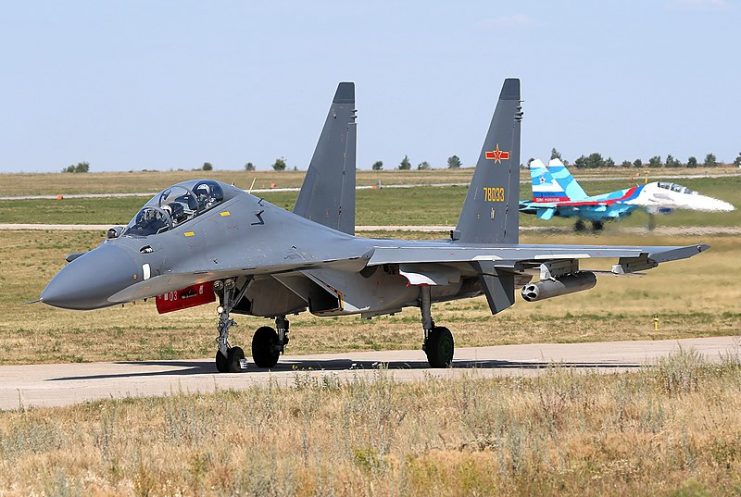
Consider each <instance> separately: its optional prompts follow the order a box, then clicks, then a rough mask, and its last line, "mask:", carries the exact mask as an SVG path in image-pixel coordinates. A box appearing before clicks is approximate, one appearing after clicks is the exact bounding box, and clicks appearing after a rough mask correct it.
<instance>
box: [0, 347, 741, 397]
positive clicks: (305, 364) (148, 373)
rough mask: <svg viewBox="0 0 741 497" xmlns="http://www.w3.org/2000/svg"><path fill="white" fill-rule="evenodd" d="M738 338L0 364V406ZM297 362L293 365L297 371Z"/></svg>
mask: <svg viewBox="0 0 741 497" xmlns="http://www.w3.org/2000/svg"><path fill="white" fill-rule="evenodd" d="M740 344H741V337H738V336H729V337H710V338H689V339H681V340H657V341H651V340H639V341H623V342H592V343H571V344H557V343H550V344H525V345H497V346H491V347H468V348H458V349H456V355H455V361H454V366H455V367H454V368H452V369H430V368H429V367H428V366H427V360H426V358H425V355H424V352H422V351H421V350H396V351H376V352H347V353H333V354H313V355H300V356H291V355H289V356H284V357H282V358H281V360H280V362H279V363H278V366H277V367H276V369H275V370H273V371H265V370H261V369H257V368H255V366H254V364H253V363H252V362H251V361H250V366H249V368H248V369H247V371H246V372H243V373H236V374H217V373H215V366H214V364H213V359H182V360H167V361H164V360H162V361H156V360H153V361H129V362H125V361H122V362H109V363H87V364H85V363H82V364H80V363H75V364H33V365H27V366H26V365H23V366H0V409H18V408H19V407H44V406H64V405H71V404H77V403H81V402H86V401H92V400H100V399H109V398H123V397H132V396H133V397H144V396H167V395H171V394H172V393H179V392H182V393H210V392H214V391H215V390H227V389H246V388H250V387H253V386H259V385H266V384H268V383H269V382H273V383H277V384H278V385H285V386H292V385H294V384H295V382H296V378H297V375H301V376H304V375H306V376H307V377H308V378H313V379H316V380H317V381H321V379H322V378H324V377H327V376H329V377H331V378H333V379H334V378H337V379H338V380H340V381H348V380H352V379H354V378H364V379H366V380H368V381H374V380H375V379H377V378H378V377H379V375H378V370H377V366H378V365H379V364H384V365H387V366H385V367H387V368H388V369H387V374H388V375H390V376H392V377H393V378H394V379H395V380H397V381H424V380H425V379H426V378H428V377H430V376H431V377H434V378H457V377H460V376H462V375H466V374H467V375H477V376H479V377H508V376H533V375H537V374H540V373H542V372H543V371H544V370H545V369H547V368H548V367H549V366H562V367H568V368H572V369H573V370H575V371H578V372H588V371H594V372H599V373H611V372H617V371H631V370H635V369H636V368H637V367H639V366H641V365H645V364H651V363H654V362H655V361H656V360H657V359H659V358H661V357H666V356H668V355H670V354H672V353H676V352H677V351H679V350H680V347H681V348H682V349H683V350H690V349H691V350H695V351H697V352H698V353H699V354H701V355H702V356H704V357H705V358H706V359H707V360H708V361H711V362H718V361H720V360H722V358H723V356H724V355H725V354H729V353H730V354H738V353H739V352H740ZM296 369H298V370H299V371H297V370H296Z"/></svg>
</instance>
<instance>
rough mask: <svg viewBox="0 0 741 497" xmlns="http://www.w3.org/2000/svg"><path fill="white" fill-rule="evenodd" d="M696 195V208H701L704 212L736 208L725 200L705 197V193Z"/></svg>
mask: <svg viewBox="0 0 741 497" xmlns="http://www.w3.org/2000/svg"><path fill="white" fill-rule="evenodd" d="M697 197H698V199H697V201H696V203H697V205H698V207H697V209H698V210H703V211H706V212H731V211H735V210H736V208H735V207H734V206H733V205H732V204H729V203H728V202H725V201H723V200H719V199H717V198H713V197H706V196H705V195H698V196H697Z"/></svg>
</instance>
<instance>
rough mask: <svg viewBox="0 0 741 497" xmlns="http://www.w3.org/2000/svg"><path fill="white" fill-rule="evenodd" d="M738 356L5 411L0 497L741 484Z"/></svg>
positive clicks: (731, 488)
mask: <svg viewBox="0 0 741 497" xmlns="http://www.w3.org/2000/svg"><path fill="white" fill-rule="evenodd" d="M740 470H741V363H740V362H739V358H738V357H737V356H728V357H726V358H725V359H724V360H723V361H722V362H721V363H719V364H708V363H705V362H704V360H703V359H702V358H701V357H700V356H699V355H697V354H694V353H693V352H691V351H683V352H681V353H679V354H678V355H675V356H673V357H671V358H669V359H666V360H663V361H661V362H660V363H658V364H657V365H656V366H655V367H653V368H645V369H642V370H640V371H639V372H634V373H621V374H611V375H598V374H594V373H588V374H581V373H576V372H573V371H571V370H568V369H560V368H554V369H551V370H549V371H547V372H545V373H544V374H543V375H542V376H538V377H534V378H510V379H483V378H480V377H477V375H476V373H475V371H474V372H473V373H472V374H471V375H469V376H467V377H464V378H462V379H458V380H441V379H436V378H432V377H430V378H428V379H427V381H425V382H420V383H409V384H405V383H399V382H397V381H395V380H394V379H393V375H392V374H391V373H389V372H388V371H383V370H379V371H378V373H377V374H376V377H375V378H374V380H373V381H368V380H363V379H361V378H357V379H355V380H353V381H350V382H340V381H338V380H337V379H336V378H335V377H332V376H325V377H323V378H317V377H314V376H310V375H309V374H308V373H297V375H296V377H295V386H294V387H293V388H280V387H277V386H275V385H271V386H269V387H265V388H252V389H250V390H246V391H243V392H233V391H224V392H219V393H216V394H211V395H196V396H193V395H182V394H179V395H173V396H171V397H168V398H159V399H136V400H134V399H127V400H120V401H103V402H94V403H89V404H85V405H81V406H77V407H71V408H61V409H34V410H28V411H15V412H5V413H1V414H0V489H4V493H3V495H28V494H32V493H37V494H42V493H43V494H46V495H149V496H155V495H209V496H210V495H214V496H216V495H261V496H262V495H276V496H282V495H298V496H309V495H339V496H342V495H409V496H428V495H450V496H466V495H470V496H474V495H493V494H497V495H539V496H548V495H577V494H578V495H595V496H596V495H620V496H622V495H665V496H702V495H713V496H718V495H738V493H739V491H741V472H740Z"/></svg>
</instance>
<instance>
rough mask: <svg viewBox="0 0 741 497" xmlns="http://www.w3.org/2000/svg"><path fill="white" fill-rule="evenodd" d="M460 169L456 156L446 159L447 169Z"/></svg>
mask: <svg viewBox="0 0 741 497" xmlns="http://www.w3.org/2000/svg"><path fill="white" fill-rule="evenodd" d="M459 167H461V158H460V157H458V156H457V155H451V156H450V157H448V169H458V168H459Z"/></svg>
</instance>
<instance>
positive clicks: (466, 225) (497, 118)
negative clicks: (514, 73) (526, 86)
mask: <svg viewBox="0 0 741 497" xmlns="http://www.w3.org/2000/svg"><path fill="white" fill-rule="evenodd" d="M521 120H522V111H521V107H520V80H519V79H507V80H505V81H504V85H503V86H502V91H501V93H500V94H499V101H498V102H497V107H496V109H495V110H494V117H493V118H492V120H491V124H490V125H489V131H488V132H487V134H486V139H485V140H484V146H483V147H482V148H481V154H480V155H479V159H478V162H477V163H476V170H475V172H474V174H473V179H472V180H471V184H470V186H469V187H468V194H467V195H466V201H465V202H464V204H463V210H462V211H461V216H460V219H459V220H458V227H457V228H456V230H455V232H454V233H453V238H454V239H457V240H460V241H461V242H466V243H517V242H518V239H519V219H518V214H519V212H518V209H519V196H520V194H519V191H520V121H521Z"/></svg>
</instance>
